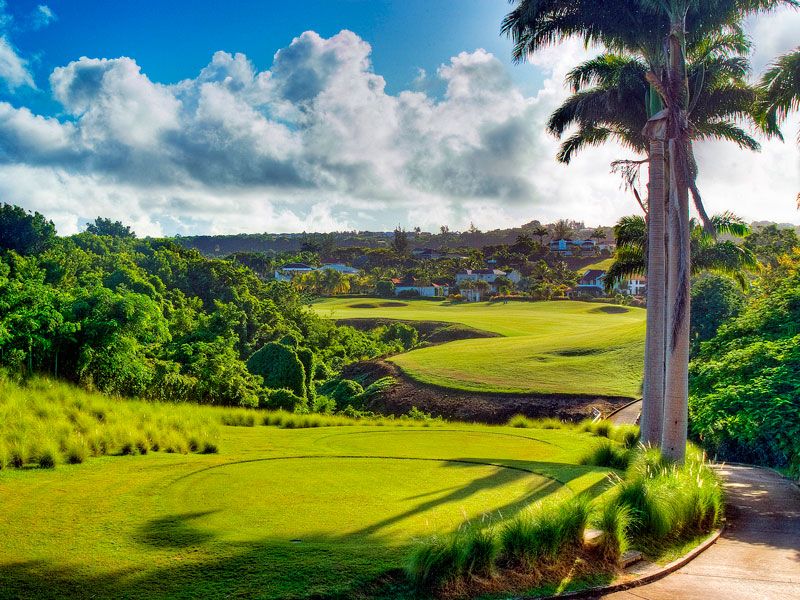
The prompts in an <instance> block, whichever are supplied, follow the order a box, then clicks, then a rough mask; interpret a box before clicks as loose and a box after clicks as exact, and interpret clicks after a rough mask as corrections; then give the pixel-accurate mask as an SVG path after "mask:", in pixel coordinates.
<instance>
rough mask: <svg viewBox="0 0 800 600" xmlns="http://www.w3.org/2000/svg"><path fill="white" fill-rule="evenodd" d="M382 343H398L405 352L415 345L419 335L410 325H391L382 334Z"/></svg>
mask: <svg viewBox="0 0 800 600" xmlns="http://www.w3.org/2000/svg"><path fill="white" fill-rule="evenodd" d="M382 338H383V341H385V342H393V341H395V340H397V341H399V342H400V343H401V344H402V346H403V348H404V349H405V350H410V349H411V348H413V347H414V346H416V345H417V342H418V341H419V333H418V332H417V330H416V329H414V328H413V327H412V326H411V325H406V324H405V323H391V324H390V325H389V326H388V327H387V328H386V329H385V331H384V333H383V336H382Z"/></svg>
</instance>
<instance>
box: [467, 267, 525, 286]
mask: <svg viewBox="0 0 800 600" xmlns="http://www.w3.org/2000/svg"><path fill="white" fill-rule="evenodd" d="M498 277H505V278H506V279H508V280H509V281H511V282H512V283H514V284H517V283H519V282H520V281H521V280H522V274H521V273H520V272H519V271H517V270H516V269H514V270H513V271H509V272H508V273H506V272H505V271H501V270H500V269H464V270H463V271H459V272H458V273H456V285H458V284H461V283H464V282H465V281H485V282H486V283H488V284H489V285H490V286H492V287H494V282H495V281H497V278H498Z"/></svg>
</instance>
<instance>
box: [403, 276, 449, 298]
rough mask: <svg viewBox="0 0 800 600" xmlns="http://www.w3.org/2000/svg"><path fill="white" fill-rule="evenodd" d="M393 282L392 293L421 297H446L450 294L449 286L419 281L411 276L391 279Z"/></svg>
mask: <svg viewBox="0 0 800 600" xmlns="http://www.w3.org/2000/svg"><path fill="white" fill-rule="evenodd" d="M392 283H394V295H395V296H402V295H406V296H407V295H413V296H421V297H422V298H446V297H447V296H449V295H450V286H448V285H439V284H437V283H430V284H427V283H420V282H419V281H417V280H416V279H415V278H413V277H406V278H405V279H402V280H401V279H392Z"/></svg>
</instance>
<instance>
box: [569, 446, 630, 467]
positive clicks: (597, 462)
mask: <svg viewBox="0 0 800 600" xmlns="http://www.w3.org/2000/svg"><path fill="white" fill-rule="evenodd" d="M631 454H632V453H631V451H630V450H627V449H625V448H623V447H621V446H619V445H618V444H616V443H614V442H612V441H610V440H603V441H602V442H600V443H599V444H597V445H595V447H594V448H592V449H591V450H590V451H589V453H588V454H586V455H585V456H583V457H582V458H581V459H580V460H579V461H578V464H581V465H591V466H594V467H609V468H611V469H618V470H620V471H624V470H625V469H627V468H628V465H629V464H630V462H631Z"/></svg>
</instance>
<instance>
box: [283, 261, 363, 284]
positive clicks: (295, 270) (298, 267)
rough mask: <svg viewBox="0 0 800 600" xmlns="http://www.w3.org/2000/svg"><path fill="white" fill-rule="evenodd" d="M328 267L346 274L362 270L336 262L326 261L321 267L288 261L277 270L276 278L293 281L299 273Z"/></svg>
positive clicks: (356, 273)
mask: <svg viewBox="0 0 800 600" xmlns="http://www.w3.org/2000/svg"><path fill="white" fill-rule="evenodd" d="M326 269H329V270H332V271H338V272H339V273H343V274H345V275H358V274H359V273H360V272H361V271H359V270H358V269H356V268H354V267H350V266H347V265H345V264H342V263H336V262H330V263H325V264H323V265H322V266H321V267H312V266H311V265H307V264H305V263H287V264H285V265H283V266H282V267H280V268H279V269H278V270H277V271H275V279H276V280H277V281H291V280H292V279H293V278H294V277H296V276H297V275H303V274H305V273H311V272H312V271H324V270H326Z"/></svg>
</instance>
